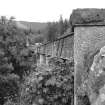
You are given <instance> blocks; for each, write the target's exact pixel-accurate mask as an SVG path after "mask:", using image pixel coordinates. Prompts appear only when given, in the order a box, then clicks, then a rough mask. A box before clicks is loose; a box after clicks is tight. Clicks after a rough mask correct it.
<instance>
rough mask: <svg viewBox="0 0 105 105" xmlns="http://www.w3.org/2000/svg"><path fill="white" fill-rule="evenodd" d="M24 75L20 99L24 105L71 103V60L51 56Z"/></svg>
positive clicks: (61, 104) (72, 96)
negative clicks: (26, 75)
mask: <svg viewBox="0 0 105 105" xmlns="http://www.w3.org/2000/svg"><path fill="white" fill-rule="evenodd" d="M49 64H50V65H49V66H47V65H40V66H38V67H37V69H36V70H35V71H34V72H32V73H31V74H30V75H29V76H28V77H26V79H25V82H24V84H23V86H22V90H21V91H22V92H21V100H22V101H24V104H25V105H32V104H34V105H73V101H74V95H73V94H74V76H73V71H74V67H73V61H67V60H63V59H59V58H52V59H51V60H50V62H49Z"/></svg>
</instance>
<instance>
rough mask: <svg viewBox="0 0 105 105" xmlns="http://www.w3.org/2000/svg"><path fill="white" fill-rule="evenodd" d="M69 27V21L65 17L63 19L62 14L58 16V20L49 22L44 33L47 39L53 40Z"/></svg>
mask: <svg viewBox="0 0 105 105" xmlns="http://www.w3.org/2000/svg"><path fill="white" fill-rule="evenodd" d="M69 27H70V26H69V21H68V20H67V19H65V20H63V18H62V16H60V19H59V21H58V22H49V23H48V26H47V28H46V31H45V33H44V34H45V36H46V38H47V41H53V40H55V39H56V38H57V37H59V36H61V35H63V34H64V32H65V31H66V30H67V29H68V28H69Z"/></svg>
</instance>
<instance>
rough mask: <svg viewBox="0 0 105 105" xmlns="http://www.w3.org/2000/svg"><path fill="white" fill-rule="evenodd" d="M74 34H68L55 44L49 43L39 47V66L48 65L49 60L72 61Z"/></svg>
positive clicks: (55, 41) (59, 38)
mask: <svg viewBox="0 0 105 105" xmlns="http://www.w3.org/2000/svg"><path fill="white" fill-rule="evenodd" d="M73 47H74V33H70V32H67V33H65V34H64V35H62V36H61V37H58V38H57V39H56V40H54V41H53V42H47V43H44V44H42V45H40V46H39V47H37V53H39V55H40V56H39V61H38V64H42V63H45V64H48V61H49V58H52V57H59V58H62V59H69V60H70V59H71V58H73V55H74V52H73V51H74V50H73Z"/></svg>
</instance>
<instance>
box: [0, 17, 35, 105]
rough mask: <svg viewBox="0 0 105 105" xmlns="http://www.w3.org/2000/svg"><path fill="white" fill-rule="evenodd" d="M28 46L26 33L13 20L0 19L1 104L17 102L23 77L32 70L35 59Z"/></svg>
mask: <svg viewBox="0 0 105 105" xmlns="http://www.w3.org/2000/svg"><path fill="white" fill-rule="evenodd" d="M32 56H33V55H32V53H31V51H30V49H28V48H27V46H26V33H25V31H24V30H22V29H18V28H17V26H16V23H15V21H14V20H13V18H10V19H9V20H8V19H6V17H4V16H2V17H1V19H0V104H1V105H3V103H4V102H5V101H7V100H8V99H10V100H12V101H14V102H15V101H17V100H18V99H17V98H18V97H19V88H20V85H21V80H22V78H23V75H24V74H25V73H27V72H28V71H29V70H30V69H31V65H32V64H33V57H32Z"/></svg>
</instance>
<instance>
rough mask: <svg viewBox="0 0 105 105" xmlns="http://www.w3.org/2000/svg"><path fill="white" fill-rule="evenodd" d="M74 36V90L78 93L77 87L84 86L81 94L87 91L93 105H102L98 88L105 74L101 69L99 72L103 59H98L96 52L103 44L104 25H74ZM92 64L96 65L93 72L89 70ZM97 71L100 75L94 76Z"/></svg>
mask: <svg viewBox="0 0 105 105" xmlns="http://www.w3.org/2000/svg"><path fill="white" fill-rule="evenodd" d="M74 36H75V37H74V61H75V74H76V75H75V76H76V77H75V78H76V81H75V86H76V88H75V92H76V94H77V95H78V94H80V91H79V93H78V91H77V90H78V88H79V87H80V88H86V89H82V95H83V93H85V92H87V94H88V96H89V98H90V100H94V102H92V103H94V104H93V105H102V104H99V103H100V102H99V101H98V100H101V99H102V96H103V95H101V94H100V89H101V88H103V86H104V84H105V75H104V73H103V71H102V72H100V71H101V69H102V68H101V67H102V66H103V65H104V63H103V64H102V62H104V61H100V59H102V58H101V56H99V55H98V53H99V52H100V49H101V48H102V47H103V46H105V26H86V27H83V26H79V27H75V29H74ZM98 56H99V57H98ZM98 58H99V59H98ZM94 59H95V60H94ZM103 60H104V59H103ZM94 62H97V64H95V66H93V64H94ZM99 62H100V63H99ZM100 64H101V65H100ZM92 66H93V67H96V68H95V72H93V71H91V68H92ZM99 73H100V74H101V73H102V75H97V76H96V77H95V75H96V74H99ZM86 81H87V82H86ZM80 90H81V89H80ZM80 96H81V95H80ZM95 97H96V98H95ZM96 103H97V104H96ZM77 105H78V104H77ZM83 105H85V104H83Z"/></svg>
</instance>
